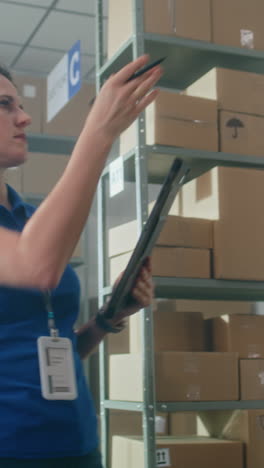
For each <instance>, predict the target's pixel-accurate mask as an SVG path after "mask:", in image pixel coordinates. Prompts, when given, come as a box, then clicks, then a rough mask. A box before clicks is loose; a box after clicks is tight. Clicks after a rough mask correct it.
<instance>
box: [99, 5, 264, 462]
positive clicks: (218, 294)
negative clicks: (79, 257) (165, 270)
mask: <svg viewBox="0 0 264 468" xmlns="http://www.w3.org/2000/svg"><path fill="white" fill-rule="evenodd" d="M143 4H144V2H143V0H133V1H132V7H133V37H131V38H130V39H129V40H128V41H127V42H126V43H125V44H123V46H122V47H121V48H120V49H119V50H118V51H117V53H116V54H115V55H114V56H113V57H112V58H111V59H110V60H108V61H107V62H105V63H104V58H103V33H102V24H103V22H102V0H97V54H96V63H97V90H98V91H99V89H100V87H101V85H102V84H103V82H104V81H105V80H106V79H107V78H108V77H109V76H110V75H111V74H112V73H115V72H117V71H118V70H120V69H121V68H122V67H123V66H124V65H125V64H127V63H128V62H130V61H131V60H133V58H135V57H137V56H139V55H141V54H142V53H148V54H149V55H150V57H151V60H155V59H158V58H160V57H163V56H166V57H167V59H166V61H165V62H164V75H163V77H162V78H161V80H160V82H159V86H161V87H165V88H170V89H176V90H181V89H185V88H186V87H187V86H189V85H190V84H192V83H193V82H194V81H195V80H197V79H198V78H200V77H201V76H202V75H203V74H205V73H206V72H207V71H209V70H210V69H211V68H213V67H223V68H231V69H236V70H244V71H250V72H255V73H263V74H264V51H255V50H248V49H242V48H235V47H226V46H221V45H216V44H212V43H207V42H203V41H194V40H190V39H183V38H176V37H167V36H161V35H156V34H148V33H144V25H143ZM144 124H145V115H144V113H143V114H142V115H141V117H140V119H138V121H137V129H136V133H137V142H136V145H135V148H134V149H132V150H131V151H129V152H128V153H127V154H124V155H123V161H124V176H125V180H127V181H135V191H136V203H137V220H138V225H139V226H142V222H144V220H145V219H146V217H147V202H148V195H147V190H146V188H147V183H157V184H160V183H162V182H163V179H164V177H165V175H166V173H167V172H168V169H169V167H170V165H171V163H172V160H173V159H174V158H175V157H181V158H183V159H184V160H186V161H188V162H189V163H190V165H191V167H192V170H191V173H190V178H189V180H191V179H193V178H196V177H198V176H199V175H202V174H203V173H205V172H207V171H208V170H210V169H212V168H214V167H216V166H222V167H243V168H247V169H249V168H251V169H260V170H262V169H264V156H263V157H257V158H256V157H254V156H250V155H247V156H241V155H236V154H227V153H221V152H218V153H214V152H209V151H201V150H190V149H183V148H175V147H170V146H148V145H146V140H145V132H144V129H145V126H144ZM108 171H109V166H107V167H106V168H105V170H104V172H103V175H102V179H101V182H100V184H99V190H98V262H99V274H98V278H99V287H98V291H99V302H100V304H102V303H103V301H104V299H105V296H106V295H108V294H110V293H111V288H110V287H107V286H106V285H105V277H106V275H105V258H106V249H105V244H106V236H105V232H104V217H105V215H106V204H105V202H104V194H103V191H104V189H103V187H104V184H103V183H102V182H103V177H104V176H106V175H107V174H108ZM154 282H155V284H156V296H157V297H164V298H165V297H167V298H188V299H221V300H227V299H228V300H264V283H259V282H257V283H255V282H239V281H223V280H213V279H212V280H199V279H190V278H186V279H185V278H157V277H156V278H154ZM146 318H148V319H149V320H148V324H149V325H150V326H148V327H146V326H145V323H146ZM142 330H143V341H144V343H148V346H144V349H143V353H142V361H143V369H144V370H143V401H142V402H140V403H138V402H125V401H122V402H118V401H110V400H109V399H108V398H109V395H108V372H107V369H108V359H107V353H106V351H107V350H106V348H105V346H104V345H103V344H102V345H101V346H100V384H101V390H100V399H101V416H102V431H101V433H102V451H103V456H104V461H106V463H107V459H108V458H107V446H108V438H107V427H108V424H107V421H108V411H107V410H109V409H126V410H130V411H140V412H142V415H143V420H144V424H143V431H144V432H143V437H144V462H145V463H144V466H145V468H153V466H155V465H156V460H155V447H156V444H155V431H154V419H155V418H154V417H153V415H154V414H155V410H158V411H203V410H208V409H212V410H216V409H231V410H233V409H255V408H264V401H247V402H244V401H228V402H173V403H162V402H161V403H160V402H156V399H155V373H154V374H153V367H154V366H153V364H154V353H153V349H154V347H153V336H152V317H151V313H150V312H149V311H145V310H144V313H143V320H142Z"/></svg>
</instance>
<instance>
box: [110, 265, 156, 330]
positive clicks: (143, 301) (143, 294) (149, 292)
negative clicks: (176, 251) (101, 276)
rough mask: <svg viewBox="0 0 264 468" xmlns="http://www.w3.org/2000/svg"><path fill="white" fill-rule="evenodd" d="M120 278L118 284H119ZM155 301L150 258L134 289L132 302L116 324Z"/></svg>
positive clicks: (119, 315) (123, 310)
mask: <svg viewBox="0 0 264 468" xmlns="http://www.w3.org/2000/svg"><path fill="white" fill-rule="evenodd" d="M120 276H121V275H120ZM119 278H120V277H119ZM119 278H118V279H117V281H116V283H118V281H119ZM153 299H154V284H153V281H152V268H151V259H150V257H148V258H147V259H146V260H145V262H144V265H143V266H142V268H141V270H140V272H139V275H138V277H137V279H136V282H135V285H134V287H133V289H132V292H131V300H129V302H128V304H127V305H126V306H125V307H124V308H123V309H122V310H121V311H120V313H119V314H118V315H117V316H116V317H115V322H116V323H118V322H119V321H121V320H122V319H124V318H125V317H128V316H129V315H133V314H135V313H136V312H138V311H139V310H140V309H143V308H145V307H148V306H150V305H151V304H152V301H153Z"/></svg>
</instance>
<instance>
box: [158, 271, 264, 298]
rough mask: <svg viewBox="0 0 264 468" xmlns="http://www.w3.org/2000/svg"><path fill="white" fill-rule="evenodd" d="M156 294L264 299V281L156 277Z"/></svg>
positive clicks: (181, 296)
mask: <svg viewBox="0 0 264 468" xmlns="http://www.w3.org/2000/svg"><path fill="white" fill-rule="evenodd" d="M154 284H155V296H156V297H158V298H167V299H197V300H223V301H254V302H256V301H264V282H262V281H236V280H218V279H196V278H166V277H154Z"/></svg>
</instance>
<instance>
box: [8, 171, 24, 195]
mask: <svg viewBox="0 0 264 468" xmlns="http://www.w3.org/2000/svg"><path fill="white" fill-rule="evenodd" d="M5 180H6V183H7V184H9V185H11V187H13V189H15V190H16V191H17V192H18V193H20V194H21V192H22V168H21V166H19V167H10V168H9V169H7V170H6V172H5Z"/></svg>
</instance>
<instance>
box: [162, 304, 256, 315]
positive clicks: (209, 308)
mask: <svg viewBox="0 0 264 468" xmlns="http://www.w3.org/2000/svg"><path fill="white" fill-rule="evenodd" d="M156 302H157V305H156V307H161V308H162V309H163V308H169V309H172V310H174V311H175V312H200V313H201V314H202V315H203V318H204V319H209V318H213V317H218V316H219V315H231V314H250V313H252V311H253V304H252V302H247V301H200V300H193V299H191V300H189V299H170V300H167V299H166V300H164V299H158V300H157V301H156Z"/></svg>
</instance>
